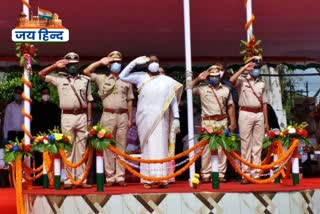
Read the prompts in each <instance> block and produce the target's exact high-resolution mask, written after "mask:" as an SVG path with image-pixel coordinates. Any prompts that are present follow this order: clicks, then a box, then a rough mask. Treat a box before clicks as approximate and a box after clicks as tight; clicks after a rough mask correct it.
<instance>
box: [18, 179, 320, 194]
mask: <svg viewBox="0 0 320 214" xmlns="http://www.w3.org/2000/svg"><path fill="white" fill-rule="evenodd" d="M309 189H320V178H311V179H302V180H301V181H300V184H299V185H296V186H293V185H292V181H291V180H289V179H288V180H284V182H283V183H281V184H247V185H243V184H240V183H239V182H235V181H232V182H227V183H222V184H220V189H212V187H211V184H210V183H206V184H200V185H199V186H198V188H197V189H194V188H191V187H190V186H189V184H188V182H186V181H178V182H176V183H173V184H170V185H169V186H168V188H166V189H158V188H157V187H156V185H155V187H153V188H152V189H144V188H143V185H142V184H140V183H129V184H128V186H127V187H119V186H113V187H105V188H104V192H96V187H95V186H94V187H93V188H91V189H82V188H76V189H71V190H59V191H58V190H54V189H43V188H42V187H33V189H32V190H24V191H23V193H24V194H27V195H86V194H112V195H121V194H145V193H196V192H230V193H231V192H232V193H234V192H238V193H247V192H291V191H300V190H309Z"/></svg>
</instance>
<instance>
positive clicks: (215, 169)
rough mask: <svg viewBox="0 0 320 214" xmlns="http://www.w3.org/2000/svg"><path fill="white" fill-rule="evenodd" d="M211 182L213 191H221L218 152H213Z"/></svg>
mask: <svg viewBox="0 0 320 214" xmlns="http://www.w3.org/2000/svg"><path fill="white" fill-rule="evenodd" d="M211 180H212V189H219V160H218V152H217V151H212V152H211Z"/></svg>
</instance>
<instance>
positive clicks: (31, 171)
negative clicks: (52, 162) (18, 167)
mask: <svg viewBox="0 0 320 214" xmlns="http://www.w3.org/2000/svg"><path fill="white" fill-rule="evenodd" d="M23 170H24V171H25V172H27V173H28V174H33V173H37V172H40V171H41V170H43V164H41V165H40V166H39V167H38V168H36V169H32V168H31V167H28V166H27V165H26V164H25V163H23Z"/></svg>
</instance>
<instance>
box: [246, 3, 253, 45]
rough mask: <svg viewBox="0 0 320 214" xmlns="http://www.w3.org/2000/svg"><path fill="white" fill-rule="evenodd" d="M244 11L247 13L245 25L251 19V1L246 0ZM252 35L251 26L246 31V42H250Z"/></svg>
mask: <svg viewBox="0 0 320 214" xmlns="http://www.w3.org/2000/svg"><path fill="white" fill-rule="evenodd" d="M246 11H247V23H248V22H249V21H250V19H251V17H252V0H247V4H246ZM252 34H253V29H252V24H251V25H250V26H249V28H248V30H247V41H250V39H251V37H252Z"/></svg>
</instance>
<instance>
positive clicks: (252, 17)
mask: <svg viewBox="0 0 320 214" xmlns="http://www.w3.org/2000/svg"><path fill="white" fill-rule="evenodd" d="M255 19H256V17H255V16H254V15H253V14H252V16H251V18H250V20H249V21H248V22H247V23H246V25H245V26H244V30H245V31H247V30H248V29H249V27H250V25H252V23H253V22H254V20H255Z"/></svg>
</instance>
